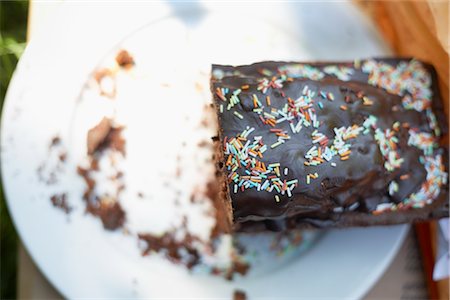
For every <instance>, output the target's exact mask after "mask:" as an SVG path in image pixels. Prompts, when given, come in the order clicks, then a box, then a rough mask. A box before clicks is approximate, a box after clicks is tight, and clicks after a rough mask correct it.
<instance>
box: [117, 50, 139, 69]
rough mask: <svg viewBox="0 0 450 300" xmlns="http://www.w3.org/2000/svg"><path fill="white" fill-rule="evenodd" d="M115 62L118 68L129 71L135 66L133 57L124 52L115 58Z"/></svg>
mask: <svg viewBox="0 0 450 300" xmlns="http://www.w3.org/2000/svg"><path fill="white" fill-rule="evenodd" d="M116 62H117V64H118V65H119V66H121V67H122V68H125V69H129V68H131V67H133V66H134V65H135V62H134V59H133V57H132V56H131V55H130V53H129V52H128V51H126V50H121V51H120V52H119V53H118V54H117V56H116Z"/></svg>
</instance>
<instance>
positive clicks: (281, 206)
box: [211, 59, 448, 231]
mask: <svg viewBox="0 0 450 300" xmlns="http://www.w3.org/2000/svg"><path fill="white" fill-rule="evenodd" d="M211 89H212V93H213V95H214V104H215V107H216V111H217V115H218V120H219V139H220V148H221V159H219V162H218V166H219V168H221V170H222V181H223V184H224V185H225V187H228V193H227V194H226V195H227V196H226V198H227V199H224V200H225V201H230V202H231V204H232V210H233V219H234V220H233V221H234V226H235V227H236V230H242V231H246V230H250V231H254V230H267V229H269V230H277V231H278V230H284V229H289V228H303V227H311V226H312V227H331V226H333V227H341V226H369V225H385V224H397V223H405V222H412V221H419V220H427V219H429V218H439V217H445V216H448V202H447V199H448V182H447V179H448V159H447V150H446V149H444V148H443V147H441V146H440V144H441V140H442V137H443V136H445V135H446V134H447V125H446V118H445V114H444V112H443V106H442V101H441V98H440V95H439V90H438V87H437V78H436V73H435V71H434V69H433V67H432V66H430V65H428V64H425V63H423V62H420V61H417V60H414V59H369V60H361V61H355V62H348V63H347V62H345V63H310V64H306V63H294V62H261V63H256V64H253V65H248V66H238V67H233V66H222V65H214V66H213V69H212V79H211Z"/></svg>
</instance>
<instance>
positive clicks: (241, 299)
mask: <svg viewBox="0 0 450 300" xmlns="http://www.w3.org/2000/svg"><path fill="white" fill-rule="evenodd" d="M233 300H247V295H246V294H245V292H244V291H242V290H235V291H234V294H233Z"/></svg>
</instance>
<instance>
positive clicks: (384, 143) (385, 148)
mask: <svg viewBox="0 0 450 300" xmlns="http://www.w3.org/2000/svg"><path fill="white" fill-rule="evenodd" d="M374 137H375V140H376V141H377V143H378V146H379V148H380V152H381V154H382V155H383V157H384V158H385V162H384V167H385V168H386V170H388V171H390V172H392V171H393V170H394V169H397V168H400V166H401V164H402V163H403V161H404V159H403V158H401V157H400V155H399V153H398V151H397V144H398V138H397V137H396V136H395V134H394V131H392V130H391V129H389V128H388V129H385V130H384V131H383V130H381V129H379V128H377V129H375V135H374Z"/></svg>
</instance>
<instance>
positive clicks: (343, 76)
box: [323, 66, 355, 81]
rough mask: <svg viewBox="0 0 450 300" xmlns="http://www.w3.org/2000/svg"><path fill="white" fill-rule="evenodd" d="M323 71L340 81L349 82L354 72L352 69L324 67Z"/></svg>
mask: <svg viewBox="0 0 450 300" xmlns="http://www.w3.org/2000/svg"><path fill="white" fill-rule="evenodd" d="M323 71H324V72H325V73H327V74H328V75H333V76H336V77H337V78H338V79H340V80H342V81H349V80H350V79H351V76H352V75H353V73H354V72H355V71H354V70H353V69H352V68H348V67H344V66H326V67H325V68H323Z"/></svg>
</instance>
